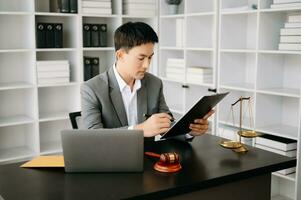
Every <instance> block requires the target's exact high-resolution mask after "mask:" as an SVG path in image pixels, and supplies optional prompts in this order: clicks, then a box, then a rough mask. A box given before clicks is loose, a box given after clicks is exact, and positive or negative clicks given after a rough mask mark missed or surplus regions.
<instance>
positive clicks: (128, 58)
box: [118, 43, 154, 80]
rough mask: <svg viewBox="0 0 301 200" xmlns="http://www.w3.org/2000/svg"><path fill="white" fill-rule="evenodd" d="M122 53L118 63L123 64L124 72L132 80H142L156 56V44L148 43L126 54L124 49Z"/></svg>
mask: <svg viewBox="0 0 301 200" xmlns="http://www.w3.org/2000/svg"><path fill="white" fill-rule="evenodd" d="M121 51H122V53H121V55H120V57H119V58H118V61H120V62H121V63H122V66H123V70H122V71H123V72H125V73H126V74H127V76H128V77H130V78H133V79H138V80H141V79H142V78H143V77H144V75H145V72H146V71H147V70H148V68H149V65H150V62H151V59H152V56H153V55H154V44H153V43H146V44H142V45H140V46H136V47H133V48H132V49H130V50H129V51H128V52H125V50H123V49H121Z"/></svg>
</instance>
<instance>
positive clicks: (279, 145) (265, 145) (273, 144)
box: [255, 134, 297, 175]
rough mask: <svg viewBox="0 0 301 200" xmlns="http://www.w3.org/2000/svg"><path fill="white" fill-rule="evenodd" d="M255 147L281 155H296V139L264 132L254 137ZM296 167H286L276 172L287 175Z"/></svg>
mask: <svg viewBox="0 0 301 200" xmlns="http://www.w3.org/2000/svg"><path fill="white" fill-rule="evenodd" d="M255 147H257V148H260V149H263V150H267V151H271V152H274V153H277V154H280V155H283V156H288V157H296V155H297V141H296V140H292V139H287V138H283V137H278V136H273V135H268V134H264V135H261V136H259V137H257V138H256V140H255ZM295 171H296V168H295V167H293V168H288V169H284V170H280V171H278V173H280V174H283V175H287V174H291V173H294V172H295Z"/></svg>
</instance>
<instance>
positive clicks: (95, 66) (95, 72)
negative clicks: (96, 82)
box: [91, 58, 99, 78]
mask: <svg viewBox="0 0 301 200" xmlns="http://www.w3.org/2000/svg"><path fill="white" fill-rule="evenodd" d="M91 65H92V74H91V78H93V77H94V76H97V75H98V74H99V58H91Z"/></svg>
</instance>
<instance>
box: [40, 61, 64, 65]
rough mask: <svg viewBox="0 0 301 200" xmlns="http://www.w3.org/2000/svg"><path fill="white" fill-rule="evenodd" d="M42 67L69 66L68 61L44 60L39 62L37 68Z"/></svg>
mask: <svg viewBox="0 0 301 200" xmlns="http://www.w3.org/2000/svg"><path fill="white" fill-rule="evenodd" d="M42 65H69V61H68V60H43V61H37V66H42Z"/></svg>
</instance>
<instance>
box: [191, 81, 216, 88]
mask: <svg viewBox="0 0 301 200" xmlns="http://www.w3.org/2000/svg"><path fill="white" fill-rule="evenodd" d="M186 83H187V84H190V85H197V86H202V87H214V84H213V83H196V82H190V81H187V82H186Z"/></svg>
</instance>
